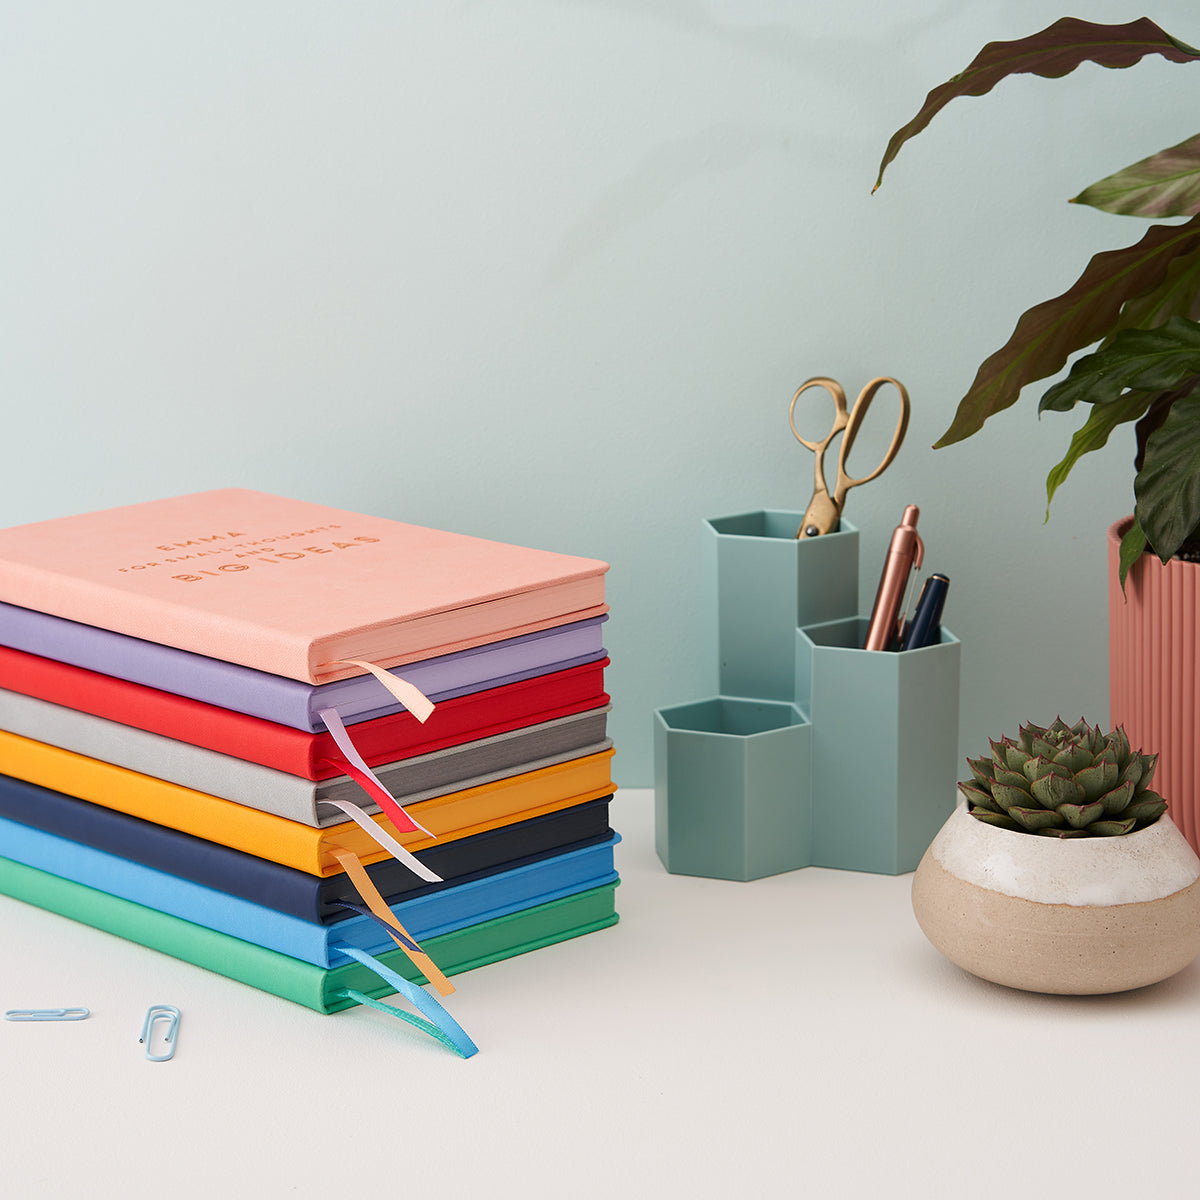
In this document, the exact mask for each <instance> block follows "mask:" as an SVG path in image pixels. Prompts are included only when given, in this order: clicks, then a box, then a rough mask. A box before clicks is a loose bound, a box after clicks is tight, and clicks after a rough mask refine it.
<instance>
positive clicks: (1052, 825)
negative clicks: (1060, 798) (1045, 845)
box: [1008, 804, 1067, 833]
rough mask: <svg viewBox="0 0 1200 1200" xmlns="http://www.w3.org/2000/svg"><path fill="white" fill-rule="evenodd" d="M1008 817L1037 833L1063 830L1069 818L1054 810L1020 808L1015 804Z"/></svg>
mask: <svg viewBox="0 0 1200 1200" xmlns="http://www.w3.org/2000/svg"><path fill="white" fill-rule="evenodd" d="M1008 815H1009V816H1010V817H1012V819H1013V820H1014V821H1017V822H1019V823H1020V824H1021V825H1024V826H1025V828H1026V829H1029V830H1032V831H1033V832H1035V833H1036V832H1037V831H1038V830H1040V829H1061V828H1062V827H1063V826H1064V825H1066V823H1067V818H1066V817H1064V816H1063V815H1062V814H1061V813H1058V812H1055V811H1054V809H1052V808H1018V807H1017V806H1016V805H1015V804H1014V805H1013V806H1012V808H1010V809H1009V810H1008Z"/></svg>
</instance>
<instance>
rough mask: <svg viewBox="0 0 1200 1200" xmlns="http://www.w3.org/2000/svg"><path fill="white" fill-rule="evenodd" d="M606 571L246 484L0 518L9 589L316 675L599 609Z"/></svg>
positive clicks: (15, 595) (201, 647)
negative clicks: (4, 525)
mask: <svg viewBox="0 0 1200 1200" xmlns="http://www.w3.org/2000/svg"><path fill="white" fill-rule="evenodd" d="M607 570H608V565H607V563H603V562H600V561H598V560H596V559H588V558H576V557H574V556H571V555H566V554H555V553H551V552H549V551H545V550H533V549H527V548H525V547H521V546H510V545H506V544H504V543H502V542H493V541H487V540H485V539H483V538H475V537H468V536H466V535H464V534H458V533H447V532H443V531H441V530H436V529H425V528H423V527H421V526H419V525H406V524H404V523H403V522H400V521H392V520H388V519H386V518H383V517H369V516H362V515H360V514H358V513H352V512H345V511H343V510H341V509H337V508H328V507H326V506H324V505H321V504H310V503H307V502H305V501H300V500H287V499H284V498H282V497H279V496H271V495H268V494H266V493H264V492H254V491H248V490H245V489H242V488H224V489H220V490H217V491H210V492H198V493H196V494H194V495H189V496H176V497H174V498H173V499H168V500H155V501H150V502H148V503H145V504H133V505H128V506H125V507H123V508H112V509H107V510H105V511H102V512H93V513H85V514H83V515H80V516H74V517H60V518H58V519H56V520H51V521H41V522H38V523H36V524H32V525H20V526H16V527H14V528H11V529H3V530H0V600H3V601H5V602H7V603H9V604H15V605H20V606H22V607H24V608H29V609H34V610H36V611H38V612H44V613H50V614H52V615H54V616H58V617H66V618H68V619H69V620H72V621H79V622H82V623H84V624H88V625H96V626H99V627H100V628H101V629H109V630H114V631H115V632H117V633H124V634H128V635H130V636H133V637H138V638H143V639H145V640H147V641H152V642H159V643H161V644H163V645H167V646H174V647H177V648H178V649H181V650H189V651H193V652H195V653H197V654H204V655H207V656H209V657H211V658H217V659H222V660H224V661H226V662H234V663H241V664H243V665H244V666H248V667H254V668H255V669H257V670H260V671H267V672H270V673H271V674H274V675H282V676H285V677H286V678H289V679H299V680H302V681H304V682H308V683H327V682H329V681H331V680H335V679H344V678H348V677H350V676H353V675H360V674H363V670H362V668H361V667H356V666H347V665H346V660H348V659H353V660H359V661H367V662H371V663H375V664H377V665H379V666H382V667H393V666H399V665H401V664H403V663H406V662H414V661H417V660H420V659H425V658H432V657H435V656H437V655H442V654H448V653H453V652H454V651H457V650H463V649H467V648H469V647H472V646H480V645H484V644H486V643H488V642H493V641H499V640H501V639H503V638H509V637H516V636H519V635H521V634H525V633H530V632H533V631H536V630H539V629H547V628H551V627H553V626H556V625H562V624H566V623H568V622H572V621H579V620H584V619H586V618H590V617H594V616H599V615H601V614H603V613H604V612H605V611H607V609H606V605H605V604H604V574H605V572H606V571H607Z"/></svg>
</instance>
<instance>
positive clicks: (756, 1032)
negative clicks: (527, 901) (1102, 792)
mask: <svg viewBox="0 0 1200 1200" xmlns="http://www.w3.org/2000/svg"><path fill="white" fill-rule="evenodd" d="M653 810H654V803H653V794H652V793H651V792H649V791H646V790H626V791H623V792H620V793H618V796H617V798H616V800H615V801H614V802H613V806H612V818H611V819H612V824H613V826H614V828H616V829H617V830H618V832H620V833H621V835H622V838H623V841H622V842H621V844H620V846H619V847H618V849H617V866H618V869H619V870H620V873H621V876H622V884H621V887H620V888H619V889H618V891H617V908H618V911H619V912H620V914H621V921H620V923H619V924H618V925H616V926H615V927H613V928H611V929H607V930H604V931H601V932H599V933H595V934H592V935H590V936H587V937H584V938H579V939H576V940H575V941H572V942H567V943H564V944H562V945H558V946H552V947H549V948H547V949H544V950H539V951H537V952H535V953H533V954H528V955H524V956H522V957H519V958H515V959H511V960H509V961H506V962H501V963H497V964H494V965H492V966H489V967H486V968H483V969H481V970H479V971H475V972H471V973H468V974H465V975H461V976H458V977H457V979H456V981H455V982H456V983H457V985H458V991H457V992H456V994H455V995H453V996H451V997H450V998H449V1000H448V1001H447V1004H448V1007H449V1009H450V1011H451V1012H452V1013H453V1014H454V1016H455V1017H456V1018H457V1019H458V1020H459V1021H460V1022H461V1023H462V1025H463V1026H464V1027H465V1028H466V1029H467V1031H468V1032H469V1033H470V1034H471V1036H472V1037H473V1038H474V1039H475V1041H476V1042H477V1043H478V1045H479V1047H480V1052H479V1054H478V1055H476V1056H475V1057H474V1058H472V1059H469V1060H466V1061H464V1060H461V1059H458V1058H456V1057H455V1056H454V1055H453V1054H451V1053H450V1052H449V1051H447V1050H446V1049H444V1048H443V1047H441V1046H440V1045H438V1044H437V1043H436V1042H434V1041H433V1040H432V1039H430V1038H427V1037H426V1036H424V1035H423V1034H421V1033H419V1032H417V1031H415V1030H413V1029H411V1028H410V1027H409V1026H407V1025H405V1024H403V1023H402V1022H399V1021H396V1020H394V1019H392V1018H390V1017H388V1016H386V1015H384V1014H381V1013H377V1012H373V1011H371V1010H369V1009H366V1008H358V1009H355V1010H352V1011H349V1012H345V1013H339V1014H337V1015H335V1016H322V1015H320V1014H317V1013H314V1012H310V1011H309V1010H308V1009H305V1008H302V1007H300V1006H297V1005H294V1004H290V1003H288V1002H287V1001H284V1000H280V999H277V998H275V997H273V996H270V995H267V994H265V993H262V992H258V991H256V990H254V989H252V988H249V987H246V986H244V985H242V984H239V983H235V982H233V981H231V980H227V979H224V978H222V977H221V976H218V975H214V974H211V973H209V972H206V971H203V970H200V969H199V968H196V967H192V966H190V965H188V964H186V963H183V962H178V961H176V960H174V959H171V958H168V957H166V956H164V955H162V954H158V953H156V952H154V951H150V950H146V949H144V948H142V947H140V946H136V945H134V944H132V943H129V942H124V941H122V940H120V939H118V938H115V937H113V936H111V935H108V934H104V933H100V932H97V931H95V930H92V929H90V928H87V927H85V926H82V925H78V924H76V923H74V922H71V921H68V920H65V919H63V918H60V917H57V916H54V915H53V914H50V913H46V912H42V911H40V910H38V909H35V908H31V907H29V906H27V905H24V904H21V903H19V902H16V901H13V900H9V899H7V898H3V897H0V928H3V931H4V933H3V949H4V958H5V961H6V966H5V970H4V973H3V982H2V983H0V992H2V993H3V995H2V997H0V1000H2V1001H3V1003H2V1004H0V1007H2V1008H4V1009H8V1008H29V1007H50V1006H56V1007H62V1006H78V1005H83V1006H86V1007H88V1008H90V1009H91V1011H92V1016H91V1018H90V1019H88V1020H86V1021H79V1022H74V1023H70V1024H38V1025H32V1024H16V1023H12V1022H3V1021H0V1062H3V1070H4V1084H5V1086H4V1089H3V1099H2V1100H0V1113H2V1116H3V1121H2V1128H3V1135H2V1136H3V1145H4V1176H3V1178H4V1182H5V1189H4V1190H5V1194H6V1195H8V1196H13V1197H26V1196H38V1195H72V1194H74V1195H87V1196H89V1197H91V1198H93V1200H106V1198H107V1197H114V1198H115V1197H122V1198H123V1200H139V1198H141V1197H151V1196H153V1197H160V1196H170V1197H172V1198H173V1200H175V1198H184V1197H193V1196H195V1197H199V1196H210V1195H213V1194H218V1195H221V1196H223V1197H242V1196H247V1197H248V1196H263V1197H266V1196H277V1195H292V1194H296V1195H302V1196H303V1195H309V1196H316V1195H322V1196H326V1195H338V1194H344V1195H349V1194H351V1193H352V1192H355V1193H360V1194H363V1195H367V1194H372V1193H374V1194H378V1189H379V1188H382V1187H385V1186H386V1187H388V1188H389V1189H391V1190H393V1191H398V1192H399V1194H403V1195H416V1194H418V1192H419V1193H420V1194H423V1195H434V1194H436V1193H437V1191H438V1190H440V1192H441V1194H442V1195H443V1196H445V1197H455V1196H464V1195H467V1194H469V1193H470V1192H471V1191H472V1190H474V1191H475V1192H476V1193H477V1194H478V1195H479V1196H481V1197H482V1196H489V1197H498V1198H504V1197H510V1196H512V1197H517V1196H521V1197H572V1198H575V1197H592V1196H595V1197H606V1198H611V1197H613V1196H621V1195H628V1196H666V1197H672V1196H683V1195H690V1196H701V1197H708V1196H722V1197H726V1196H740V1195H756V1194H757V1195H766V1196H794V1195H799V1194H801V1193H802V1192H803V1193H804V1194H807V1195H810V1196H815V1197H824V1196H851V1197H856V1196H864V1197H868V1196H869V1197H873V1196H886V1195H896V1194H898V1195H902V1196H903V1195H908V1194H910V1193H911V1194H913V1195H921V1196H930V1195H932V1196H970V1197H972V1198H973V1200H978V1198H980V1197H993V1196H994V1197H1002V1196H1003V1197H1011V1196H1012V1195H1014V1194H1019V1193H1021V1192H1025V1193H1026V1194H1029V1195H1033V1196H1045V1195H1051V1194H1054V1193H1060V1194H1063V1195H1068V1196H1082V1195H1088V1196H1089V1197H1096V1196H1124V1195H1126V1194H1132V1193H1133V1192H1134V1191H1135V1190H1136V1192H1137V1193H1138V1194H1141V1195H1174V1194H1178V1195H1183V1194H1187V1193H1188V1192H1190V1190H1191V1188H1194V1186H1195V1170H1194V1169H1193V1165H1192V1158H1193V1154H1194V1151H1193V1150H1192V1146H1193V1144H1194V1141H1195V1131H1196V1116H1195V1109H1196V1101H1195V1099H1194V1093H1195V1087H1196V1083H1195V1081H1196V1080H1197V1079H1200V964H1193V965H1192V966H1191V967H1189V968H1188V969H1187V970H1185V971H1183V972H1182V973H1181V974H1179V975H1177V976H1176V977H1175V978H1174V979H1171V980H1168V981H1166V982H1165V983H1161V984H1158V985H1156V986H1155V987H1152V988H1146V989H1143V990H1141V991H1138V992H1133V993H1128V994H1125V995H1118V996H1108V997H1084V998H1075V997H1050V996H1038V995H1029V994H1025V993H1021V992H1015V991H1010V990H1008V989H1005V988H1001V987H998V986H995V985H992V984H988V983H985V982H983V981H981V980H978V979H975V978H973V977H972V976H970V975H967V974H965V973H963V972H962V971H960V970H959V969H958V968H956V967H954V966H952V965H951V964H950V963H948V962H946V961H945V960H944V959H942V958H941V957H940V955H939V954H938V953H937V952H936V951H935V950H934V949H933V948H932V947H931V946H930V945H929V944H928V943H927V942H926V941H925V939H924V937H923V936H922V934H921V932H920V930H919V929H918V927H917V925H916V922H915V921H914V919H913V916H912V911H911V908H910V905H909V888H910V884H911V876H899V877H888V876H877V875H863V874H857V873H853V872H845V871H831V870H823V869H818V868H809V869H807V870H803V871H797V872H793V873H791V874H788V875H781V876H777V877H774V878H771V879H763V880H758V881H756V882H754V883H731V882H724V881H718V880H711V879H694V878H687V877H683V876H673V875H670V874H668V873H667V872H666V871H665V870H664V869H663V867H662V865H661V864H660V863H659V861H658V858H657V856H656V855H655V853H654V812H653ZM152 1004H172V1005H175V1006H177V1007H178V1008H179V1009H180V1010H181V1012H182V1021H181V1024H180V1030H179V1042H178V1049H177V1053H176V1055H175V1057H174V1058H173V1059H172V1060H171V1061H170V1062H169V1063H162V1064H159V1063H150V1062H147V1061H146V1060H145V1059H144V1057H143V1055H142V1050H141V1047H140V1046H139V1045H138V1040H137V1039H138V1036H139V1033H140V1031H141V1025H142V1020H143V1018H144V1016H145V1013H146V1010H147V1008H148V1007H149V1006H150V1005H152Z"/></svg>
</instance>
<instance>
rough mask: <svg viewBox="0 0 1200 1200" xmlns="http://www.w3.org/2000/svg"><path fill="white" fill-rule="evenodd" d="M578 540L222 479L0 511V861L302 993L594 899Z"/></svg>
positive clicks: (223, 963) (594, 587) (385, 980)
mask: <svg viewBox="0 0 1200 1200" xmlns="http://www.w3.org/2000/svg"><path fill="white" fill-rule="evenodd" d="M606 570H607V566H606V564H604V563H602V562H598V561H596V560H592V559H585V558H576V557H572V556H568V555H562V554H554V553H549V552H545V551H539V550H531V549H525V548H522V547H516V546H510V545H505V544H502V543H497V542H491V541H485V540H482V539H479V538H472V537H467V536H464V535H460V534H452V533H446V532H442V531H438V530H431V529H425V528H421V527H418V526H413V525H406V524H402V523H400V522H396V521H391V520H386V519H382V518H374V517H367V516H361V515H358V514H355V513H350V512H343V511H341V510H338V509H332V508H326V507H324V506H321V505H316V504H309V503H304V502H299V501H293V500H286V499H282V498H280V497H275V496H269V495H265V494H263V493H258V492H251V491H246V490H242V489H224V490H220V491H213V492H204V493H200V494H197V495H191V496H182V497H176V498H174V499H169V500H163V501H155V502H151V503H146V504H138V505H132V506H129V507H125V508H119V509H111V510H108V511H104V512H98V513H90V514H86V515H83V516H79V517H67V518H61V519H58V520H51V521H45V522H41V523H39V524H34V525H25V526H19V527H16V528H12V529H7V530H0V892H3V893H6V894H8V895H10V896H13V897H16V898H18V899H21V900H24V901H27V902H29V903H32V904H36V905H39V906H40V907H43V908H46V909H50V910H53V911H55V912H58V913H62V914H63V915H66V916H69V917H72V918H74V919H76V920H79V921H83V922H86V923H88V924H91V925H94V926H96V927H98V928H101V929H105V930H108V931H110V932H112V933H116V934H119V935H121V936H123V937H127V938H130V939H132V940H135V941H137V942H140V943H142V944H144V945H147V946H151V947H154V948H156V949H159V950H162V951H165V952H166V953H169V954H173V955H175V956H177V957H180V958H183V959H186V960H188V961H190V962H193V963H196V964H198V965H200V966H203V967H206V968H209V969H211V970H214V971H219V972H221V973H223V974H225V975H228V976H230V977H233V978H236V979H239V980H242V981H244V982H246V983H249V984H252V985H254V986H256V987H259V988H263V989H265V990H267V991H270V992H273V993H275V994H277V995H280V996H283V997H286V998H288V999H290V1000H294V1001H297V1002H299V1003H302V1004H305V1005H308V1006H309V1007H311V1008H314V1009H316V1010H318V1011H321V1012H334V1011H337V1010H339V1009H343V1008H346V1007H349V1006H351V1005H353V1004H355V1003H369V1004H373V1005H374V1006H375V1007H380V1006H381V1005H380V1002H379V999H378V998H379V997H380V996H382V995H385V994H387V993H389V992H392V991H396V990H400V991H402V992H404V994H405V995H406V996H407V997H408V998H409V999H410V1000H412V999H413V996H412V993H413V991H414V990H416V989H415V988H414V987H413V985H414V984H419V983H423V982H425V980H426V979H429V980H430V981H432V982H434V983H435V984H437V983H439V980H440V986H439V987H438V990H439V991H441V992H442V993H443V994H446V993H447V992H448V991H452V990H453V988H452V987H451V986H450V985H448V984H446V983H445V976H446V975H451V974H454V973H457V972H461V971H465V970H468V969H469V968H472V967H475V966H480V965H483V964H485V963H489V962H495V961H497V960H499V959H503V958H508V957H511V956H513V955H516V954H520V953H522V952H524V951H527V950H531V949H535V948H537V947H541V946H545V945H549V944H552V943H554V942H559V941H562V940H565V939H567V938H571V937H575V936H577V935H579V934H583V933H588V932H591V931H593V930H597V929H601V928H604V927H607V926H609V925H611V924H613V923H615V921H616V920H617V917H616V912H615V906H614V891H615V888H616V885H617V883H618V879H617V874H616V872H615V870H614V866H613V846H614V843H615V842H616V840H617V838H616V835H615V834H614V833H613V831H612V830H611V829H610V827H609V823H608V804H609V801H610V800H611V798H612V793H613V784H612V779H611V768H610V762H611V758H612V754H613V750H612V744H611V741H610V740H609V738H608V737H607V732H606V719H607V712H608V704H609V700H608V696H607V695H606V694H605V691H604V669H605V666H606V665H607V661H608V660H607V658H606V656H605V650H604V645H603V628H604V622H605V621H606V619H607V617H606V613H607V606H606V604H605V603H604V573H605V571H606ZM380 896H381V897H382V898H383V902H384V904H385V905H386V907H385V908H383V910H382V912H381V911H380V904H379V902H378V901H379V897H380ZM372 898H374V900H373V899H372ZM389 910H390V911H389ZM381 918H382V919H381ZM398 931H399V932H398ZM424 956H427V957H424ZM422 965H424V966H425V967H426V968H427V969H425V970H422V969H421V968H422ZM406 981H407V982H406ZM401 985H404V986H401ZM424 995H425V993H424V992H423V991H422V992H419V995H418V1003H420V1002H421V1001H420V997H423V996H424ZM398 1015H403V1014H398ZM406 1019H407V1018H406ZM435 1023H436V1022H435ZM472 1049H473V1047H472Z"/></svg>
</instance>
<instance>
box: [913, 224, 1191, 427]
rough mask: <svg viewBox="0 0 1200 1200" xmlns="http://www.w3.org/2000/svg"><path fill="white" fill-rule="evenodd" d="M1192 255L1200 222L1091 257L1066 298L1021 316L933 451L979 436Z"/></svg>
mask: <svg viewBox="0 0 1200 1200" xmlns="http://www.w3.org/2000/svg"><path fill="white" fill-rule="evenodd" d="M1197 249H1200V216H1196V217H1193V218H1192V219H1191V220H1190V221H1188V222H1187V224H1186V225H1152V226H1151V227H1150V228H1149V229H1148V230H1147V231H1146V235H1145V237H1143V238H1142V240H1141V241H1140V242H1138V243H1137V244H1136V245H1134V246H1127V247H1125V249H1123V250H1105V251H1102V252H1101V253H1099V254H1097V255H1095V256H1094V257H1093V258H1092V260H1091V262H1089V263H1088V265H1087V267H1086V268H1085V269H1084V272H1083V274H1082V275H1081V276H1080V277H1079V278H1078V279H1077V280H1076V281H1075V283H1074V284H1073V285H1072V286H1071V287H1070V288H1069V289H1068V290H1067V291H1066V292H1064V293H1063V294H1062V295H1061V296H1056V297H1055V298H1054V299H1052V300H1045V301H1043V302H1042V303H1041V304H1038V305H1036V306H1035V307H1033V308H1031V309H1030V310H1029V311H1028V312H1026V313H1024V314H1023V315H1022V317H1021V319H1020V320H1019V321H1018V322H1017V327H1016V329H1014V330H1013V333H1012V336H1011V337H1010V338H1009V339H1008V341H1007V342H1006V343H1005V344H1004V345H1003V346H1002V347H1001V348H1000V349H999V350H997V351H996V352H995V354H993V355H992V356H991V357H990V358H988V359H987V360H986V361H985V362H984V363H983V365H982V366H981V367H980V368H979V371H978V372H977V373H976V375H975V381H974V382H973V383H972V384H971V387H970V390H969V391H968V392H967V394H966V395H965V396H964V397H963V398H962V400H960V401H959V404H958V411H957V412H956V413H955V415H954V421H953V422H952V423H951V425H950V428H949V429H948V430H946V432H945V433H944V434H942V436H941V438H940V439H939V440H938V441H937V442H935V443H934V445H935V447H941V446H949V445H951V444H952V443H954V442H959V441H962V440H963V438H966V437H969V436H970V435H971V434H973V433H977V432H978V431H979V430H980V429H982V428H983V423H984V421H986V420H987V418H988V417H991V416H994V415H995V414H996V413H998V412H1002V411H1003V410H1004V409H1006V408H1009V407H1010V406H1011V405H1012V404H1014V403H1015V402H1016V400H1017V397H1018V396H1019V395H1020V394H1021V389H1022V388H1023V387H1024V386H1025V385H1026V384H1028V383H1032V382H1033V381H1034V380H1036V379H1044V378H1046V377H1047V376H1048V375H1053V374H1055V373H1056V372H1057V371H1059V370H1061V369H1062V367H1063V365H1064V364H1065V363H1066V361H1067V358H1068V357H1069V356H1070V355H1071V354H1073V353H1074V352H1075V351H1076V350H1079V349H1082V348H1083V347H1084V346H1090V345H1091V344H1092V343H1093V342H1096V341H1098V340H1099V339H1100V338H1102V337H1104V336H1105V335H1106V334H1107V333H1108V332H1109V330H1110V329H1111V327H1112V325H1113V323H1114V321H1116V319H1117V314H1118V313H1119V312H1120V311H1121V307H1122V306H1123V305H1124V303H1125V302H1126V301H1127V300H1129V299H1131V298H1133V297H1137V296H1142V295H1145V294H1146V293H1147V292H1148V291H1150V290H1151V289H1152V288H1154V287H1156V286H1157V285H1158V284H1159V283H1160V282H1161V281H1162V279H1163V276H1164V275H1165V273H1166V270H1167V267H1168V266H1169V265H1170V263H1171V261H1172V260H1173V259H1174V258H1177V257H1178V256H1179V255H1182V254H1189V253H1191V252H1192V251H1194V250H1197Z"/></svg>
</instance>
